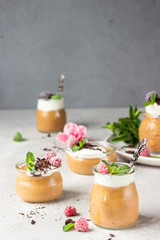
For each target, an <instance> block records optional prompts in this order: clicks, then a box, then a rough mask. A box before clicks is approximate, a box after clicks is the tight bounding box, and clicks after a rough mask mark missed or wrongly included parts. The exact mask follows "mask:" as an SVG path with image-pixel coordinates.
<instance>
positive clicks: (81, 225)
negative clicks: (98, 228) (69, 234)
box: [74, 217, 88, 232]
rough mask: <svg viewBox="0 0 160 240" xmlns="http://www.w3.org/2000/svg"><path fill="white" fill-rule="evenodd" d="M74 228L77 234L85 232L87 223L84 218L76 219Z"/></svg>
mask: <svg viewBox="0 0 160 240" xmlns="http://www.w3.org/2000/svg"><path fill="white" fill-rule="evenodd" d="M74 228H75V230H76V231H78V232H86V231H87V230H88V222H87V221H86V219H85V218H82V217H80V218H78V219H77V221H76V222H75V224H74Z"/></svg>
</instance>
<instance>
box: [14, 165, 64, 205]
mask: <svg viewBox="0 0 160 240" xmlns="http://www.w3.org/2000/svg"><path fill="white" fill-rule="evenodd" d="M15 167H16V170H17V177H16V182H15V188H16V194H17V195H18V197H20V198H21V199H22V200H24V201H26V202H32V203H42V202H48V201H52V200H54V199H56V198H58V197H59V196H60V195H61V193H62V191H63V180H62V176H61V174H60V167H58V168H54V169H49V170H47V172H44V171H33V172H30V171H29V170H27V165H26V162H23V161H21V162H19V163H17V164H16V166H15Z"/></svg>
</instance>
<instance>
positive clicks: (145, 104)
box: [144, 102, 152, 107]
mask: <svg viewBox="0 0 160 240" xmlns="http://www.w3.org/2000/svg"><path fill="white" fill-rule="evenodd" d="M149 105H152V103H151V102H145V103H144V106H145V107H147V106H149Z"/></svg>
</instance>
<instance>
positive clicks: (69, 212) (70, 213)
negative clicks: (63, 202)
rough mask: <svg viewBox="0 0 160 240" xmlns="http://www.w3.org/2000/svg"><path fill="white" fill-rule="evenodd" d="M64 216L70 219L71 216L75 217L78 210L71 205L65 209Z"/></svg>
mask: <svg viewBox="0 0 160 240" xmlns="http://www.w3.org/2000/svg"><path fill="white" fill-rule="evenodd" d="M64 214H65V215H66V216H67V217H69V216H75V215H76V209H75V207H73V206H71V205H67V206H66V207H65V209H64Z"/></svg>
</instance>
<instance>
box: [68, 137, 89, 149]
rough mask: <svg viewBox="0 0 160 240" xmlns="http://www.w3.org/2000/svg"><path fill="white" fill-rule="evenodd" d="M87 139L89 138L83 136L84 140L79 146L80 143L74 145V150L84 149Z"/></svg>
mask: <svg viewBox="0 0 160 240" xmlns="http://www.w3.org/2000/svg"><path fill="white" fill-rule="evenodd" d="M86 140H87V138H86V137H84V138H82V140H81V141H80V143H79V146H78V145H73V146H72V147H71V150H72V152H77V151H78V150H80V149H82V148H83V147H84V145H85V143H86Z"/></svg>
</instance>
